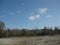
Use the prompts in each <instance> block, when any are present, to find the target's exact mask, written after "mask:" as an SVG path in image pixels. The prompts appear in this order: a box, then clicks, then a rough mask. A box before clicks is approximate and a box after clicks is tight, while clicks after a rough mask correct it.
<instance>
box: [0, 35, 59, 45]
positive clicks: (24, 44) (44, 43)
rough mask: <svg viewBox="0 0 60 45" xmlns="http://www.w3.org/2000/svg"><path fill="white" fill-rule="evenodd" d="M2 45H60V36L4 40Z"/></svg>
mask: <svg viewBox="0 0 60 45" xmlns="http://www.w3.org/2000/svg"><path fill="white" fill-rule="evenodd" d="M0 45H60V36H39V37H13V38H3V39H0Z"/></svg>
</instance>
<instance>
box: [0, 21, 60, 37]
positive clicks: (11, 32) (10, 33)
mask: <svg viewBox="0 0 60 45" xmlns="http://www.w3.org/2000/svg"><path fill="white" fill-rule="evenodd" d="M56 34H60V28H59V27H54V29H53V28H52V27H51V28H49V27H47V26H45V27H44V28H43V29H31V30H29V29H7V28H6V27H5V23H4V22H2V21H0V38H7V37H21V36H44V35H50V36H52V35H56Z"/></svg>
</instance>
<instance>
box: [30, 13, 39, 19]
mask: <svg viewBox="0 0 60 45" xmlns="http://www.w3.org/2000/svg"><path fill="white" fill-rule="evenodd" d="M38 18H40V15H39V14H38V15H34V16H30V17H29V20H35V19H38Z"/></svg>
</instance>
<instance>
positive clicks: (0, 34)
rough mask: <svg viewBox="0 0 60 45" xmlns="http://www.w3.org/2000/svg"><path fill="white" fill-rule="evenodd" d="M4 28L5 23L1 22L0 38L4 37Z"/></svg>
mask: <svg viewBox="0 0 60 45" xmlns="http://www.w3.org/2000/svg"><path fill="white" fill-rule="evenodd" d="M4 26H5V23H4V22H2V21H0V37H2V36H3V35H2V32H3V29H4Z"/></svg>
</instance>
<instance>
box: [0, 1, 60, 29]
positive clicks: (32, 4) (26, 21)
mask: <svg viewBox="0 0 60 45" xmlns="http://www.w3.org/2000/svg"><path fill="white" fill-rule="evenodd" d="M0 21H2V22H4V23H5V26H6V28H19V29H21V28H26V29H34V28H35V27H37V28H42V27H44V26H48V27H54V26H60V0H0Z"/></svg>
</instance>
